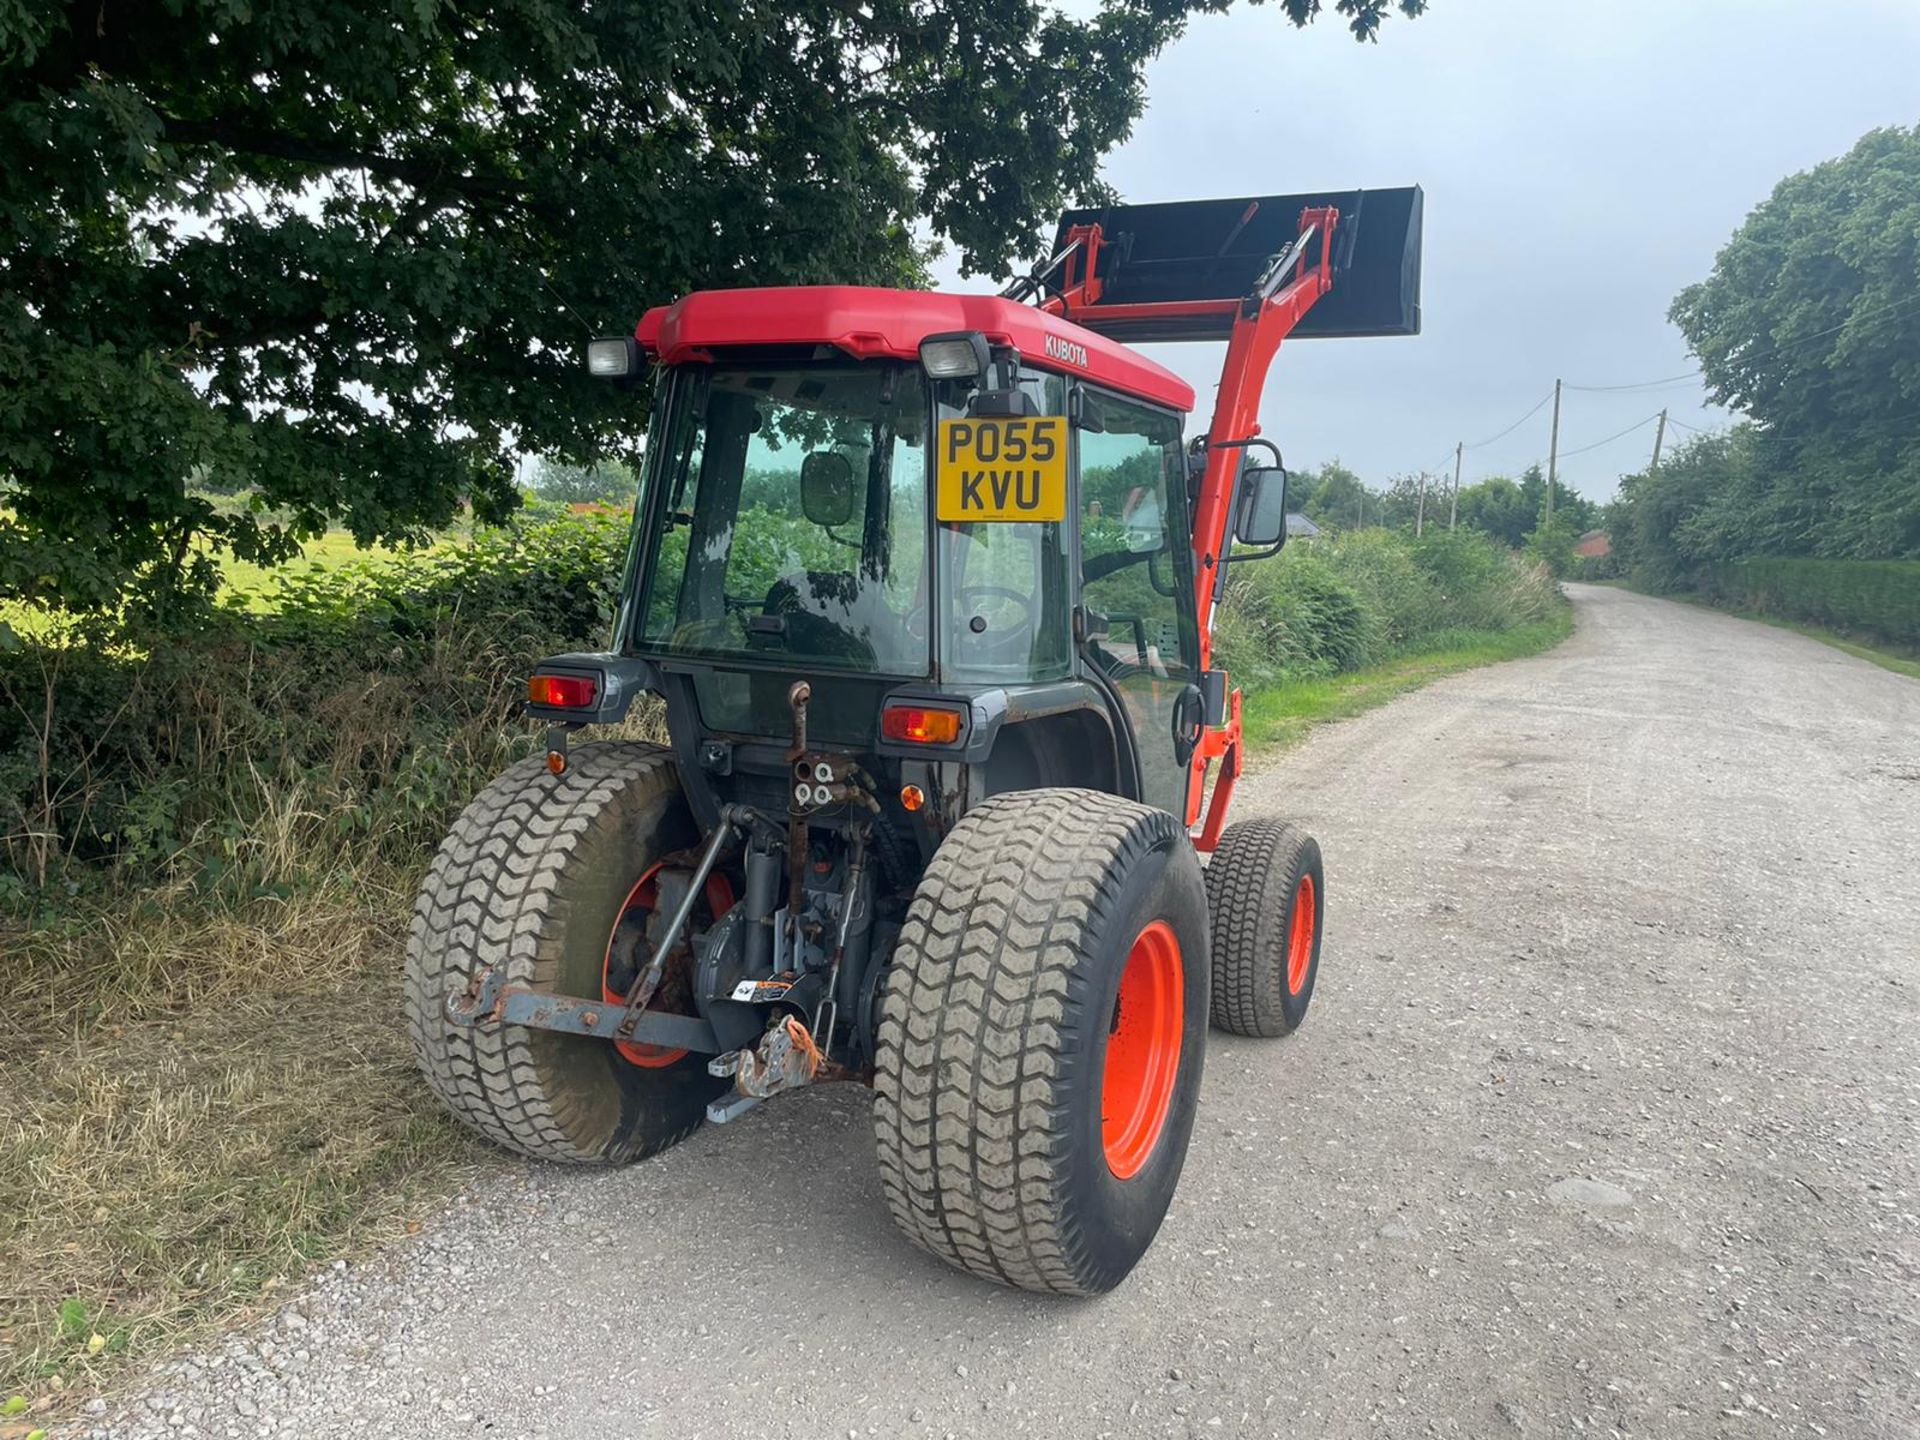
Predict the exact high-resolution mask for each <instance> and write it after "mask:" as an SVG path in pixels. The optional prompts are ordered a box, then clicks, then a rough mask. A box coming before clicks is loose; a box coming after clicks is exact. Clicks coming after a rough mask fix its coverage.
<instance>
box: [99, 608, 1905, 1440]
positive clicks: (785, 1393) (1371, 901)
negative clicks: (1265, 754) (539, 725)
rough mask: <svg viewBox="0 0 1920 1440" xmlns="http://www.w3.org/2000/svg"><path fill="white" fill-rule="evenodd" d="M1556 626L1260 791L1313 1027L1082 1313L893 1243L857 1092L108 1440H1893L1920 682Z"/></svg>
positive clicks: (272, 1349)
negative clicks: (1310, 971)
mask: <svg viewBox="0 0 1920 1440" xmlns="http://www.w3.org/2000/svg"><path fill="white" fill-rule="evenodd" d="M1573 589H1574V593H1575V596H1576V603H1577V605H1578V611H1579V628H1578V631H1577V633H1576V634H1575V636H1574V637H1573V639H1571V640H1570V641H1568V642H1567V643H1566V644H1565V645H1563V646H1561V647H1560V648H1559V649H1557V650H1555V651H1553V652H1552V653H1550V654H1547V655H1544V656H1541V657H1538V658H1535V659H1532V660H1526V661H1519V662H1515V663H1512V664H1508V665H1503V666H1498V667H1495V668H1492V669H1487V670H1481V671H1475V672H1471V673H1468V674H1464V675H1460V676H1456V677H1454V678H1452V679H1449V680H1446V681H1443V682H1440V683H1439V684H1436V685H1434V686H1432V687H1430V688H1428V689H1426V690H1423V691H1420V692H1417V693H1415V694H1412V695H1409V696H1406V697H1403V698H1402V699H1400V700H1398V701H1396V702H1394V703H1393V704H1391V705H1389V706H1387V707H1385V708H1384V709H1381V710H1378V711H1375V712H1373V713H1371V714H1368V715H1365V716H1362V717H1360V718H1359V719H1356V720H1353V721H1350V722H1347V723H1345V724H1342V725H1338V726H1334V727H1329V728H1326V729H1323V730H1321V731H1318V732H1316V733H1315V734H1314V735H1313V736H1312V737H1311V738H1310V739H1309V740H1308V742H1307V743H1306V744H1304V745H1302V746H1300V747H1299V748H1297V749H1295V750H1292V751H1290V752H1288V753H1287V754H1285V755H1284V756H1281V757H1279V759H1278V760H1277V761H1276V763H1274V764H1273V765H1272V766H1271V767H1270V768H1268V769H1266V770H1265V771H1264V772H1262V773H1260V774H1257V775H1251V776H1249V777H1248V779H1247V780H1246V781H1245V782H1244V784H1243V792H1242V794H1241V796H1240V797H1239V801H1238V813H1240V814H1242V815H1245V814H1253V813H1260V812H1270V813H1275V814H1280V815H1284V816H1286V817H1288V818H1290V819H1294V820H1297V821H1299V822H1301V823H1302V824H1304V825H1305V826H1306V827H1307V828H1309V829H1310V830H1312V831H1313V832H1314V833H1315V834H1317V835H1318V837H1319V839H1320V841H1321V844H1322V846H1323V847H1324V850H1325V853H1326V863H1327V877H1328V886H1329V894H1328V901H1327V919H1326V927H1327V928H1326V941H1325V950H1324V953H1323V962H1322V969H1321V974H1320V979H1319V988H1318V992H1317V995H1316V999H1315V1004H1314V1012H1313V1015H1312V1017H1311V1018H1310V1020H1309V1021H1308V1024H1307V1026H1306V1027H1305V1029H1304V1030H1302V1031H1301V1032H1300V1033H1299V1034H1298V1035H1296V1036H1294V1037H1293V1038H1291V1039H1289V1040H1286V1041H1281V1042H1269V1041H1247V1040H1238V1039H1234V1038H1231V1037H1228V1036H1224V1035H1214V1036H1213V1037H1212V1038H1211V1040H1210V1042H1209V1043H1210V1051H1209V1056H1208V1064H1207V1077H1206V1085H1205V1094H1204V1096H1203V1099H1202V1102H1201V1112H1200V1120H1199V1125H1198V1127H1197V1129H1196V1131H1195V1135H1194V1142H1193V1148H1192V1152H1191V1154H1190V1156H1189V1158H1188V1161H1187V1169H1186V1175H1185V1178H1184V1179H1183V1181H1182V1184H1181V1188H1180V1193H1179V1195H1178V1196H1177V1197H1176V1199H1175V1202H1174V1207H1173V1211H1172V1213H1171V1215H1170V1216H1169V1217H1168V1220H1167V1223H1166V1226H1165V1228H1164V1229H1163V1230H1162V1232H1161V1235H1160V1238H1159V1240H1158V1242H1157V1243H1156V1245H1155V1246H1154V1248H1153V1249H1152V1250H1151V1251H1149V1252H1148V1255H1147V1258H1146V1260H1145V1261H1144V1262H1143V1263H1142V1265H1141V1266H1140V1268H1139V1270H1138V1271H1136V1272H1135V1274H1134V1276H1133V1277H1132V1279H1131V1280H1129V1281H1128V1282H1127V1283H1126V1284H1125V1285H1124V1286H1122V1287H1121V1288H1120V1289H1119V1290H1118V1291H1116V1292H1115V1293H1114V1294H1112V1295H1111V1296H1108V1297H1106V1298H1104V1299H1101V1300H1098V1301H1091V1302H1065V1301H1058V1300H1049V1299H1042V1298H1040V1297H1037V1296H1032V1295H1024V1294H1018V1293H1014V1292H1010V1291H1004V1290H999V1289H995V1288H993V1287H990V1286H987V1285H983V1284H980V1283H978V1282H976V1281H973V1280H970V1279H968V1278H966V1277H965V1276H962V1275H959V1274H957V1273H954V1272H952V1271H949V1270H947V1269H945V1268H944V1267H942V1266H940V1265H939V1264H937V1263H936V1262H934V1261H932V1260H930V1259H928V1258H927V1257H925V1256H923V1255H921V1254H920V1253H919V1252H917V1251H915V1250H914V1249H912V1248H911V1247H910V1246H909V1245H908V1244H907V1243H906V1242H905V1241H904V1240H903V1239H901V1238H900V1237H899V1236H898V1235H897V1234H896V1233H895V1232H894V1229H893V1227H892V1224H891V1222H890V1221H889V1219H888V1217H887V1213H886V1210H885V1207H884V1205H883V1203H882V1200H881V1197H880V1193H879V1187H878V1183H877V1181H876V1178H875V1171H874V1164H873V1158H872V1155H871V1144H872V1142H871V1137H870V1132H869V1124H868V1109H869V1106H868V1101H867V1096H866V1095H865V1093H864V1092H862V1091H860V1090H857V1089H853V1088H850V1087H835V1088H822V1089H820V1090H817V1091H814V1092H811V1093H806V1094H802V1095H799V1096H796V1097H792V1098H789V1099H785V1100H782V1101H780V1102H777V1103H775V1104H773V1105H770V1106H768V1107H766V1108H765V1109H764V1110H761V1111H759V1112H756V1113H755V1114H753V1115H751V1116H749V1117H747V1118H746V1119H745V1120H743V1121H742V1122H740V1123H737V1124H734V1125H730V1126H727V1127H725V1128H724V1129H712V1128H710V1129H708V1130H706V1131H704V1132H702V1133H701V1134H699V1135H697V1136H695V1137H694V1138H693V1139H692V1140H691V1141H689V1142H688V1143H686V1144H684V1145H682V1146H680V1147H679V1148H677V1149H675V1150H673V1151H670V1152H668V1153H667V1154H666V1155H663V1156H661V1157H659V1158H657V1159H655V1160H652V1161H649V1162H647V1163H645V1164H642V1165H639V1166H636V1167H634V1168H632V1169H629V1170H624V1171H618V1172H590V1171H569V1170H561V1169H558V1168H547V1167H534V1166H527V1167H516V1168H514V1169H512V1170H511V1171H509V1172H508V1173H507V1174H506V1175H504V1176H502V1177H501V1178H498V1179H495V1180H491V1181H488V1182H486V1183H485V1184H483V1185H481V1186H480V1187H478V1188H477V1189H476V1191H475V1192H474V1193H473V1194H472V1195H470V1196H469V1197H467V1199H466V1200H464V1201H463V1202H461V1203H460V1204H458V1205H456V1206H455V1207H453V1209H452V1210H451V1213H449V1214H448V1215H447V1216H446V1218H445V1219H444V1220H443V1221H441V1222H439V1223H437V1224H434V1225H432V1226H430V1227H429V1229H428V1231H427V1233H426V1234H424V1235H422V1236H421V1237H420V1238H419V1239H418V1240H417V1241H414V1242H410V1243H408V1244H407V1245H405V1246H402V1247H401V1248H399V1249H397V1250H395V1251H393V1252H390V1253H389V1254H387V1255H385V1256H383V1257H381V1258H379V1259H377V1260H375V1261H373V1262H371V1263H369V1264H368V1265H366V1266H364V1267H361V1268H358V1269H355V1270H351V1271H347V1270H338V1269H336V1270H333V1271H330V1272H328V1273H326V1274H325V1275H324V1276H323V1277H322V1278H321V1279H320V1281H319V1282H318V1283H317V1284H316V1285H315V1286H314V1287H313V1289H312V1290H311V1291H310V1293H308V1294H307V1295H305V1296H304V1297H303V1298H302V1299H301V1300H300V1301H299V1302H298V1303H297V1308H294V1309H291V1310H289V1311H287V1312H285V1313H284V1314H283V1316H282V1317H281V1318H280V1319H279V1320H278V1321H277V1322H274V1323H269V1324H266V1325H263V1326H261V1327H259V1328H257V1329H255V1330H254V1331H251V1332H249V1333H246V1334H243V1335H237V1336H235V1337H233V1338H231V1339H230V1340H229V1341H227V1342H225V1344H224V1345H220V1346H216V1347H214V1348H213V1349H212V1350H211V1351H209V1352H208V1353H206V1354H203V1355H199V1356H196V1357H193V1359H192V1360H191V1361H189V1362H186V1363H184V1364H182V1365H180V1366H177V1367H172V1369H171V1370H170V1372H169V1373H166V1374H163V1375H159V1376H156V1377H154V1380H153V1381H152V1386H151V1389H149V1390H148V1391H146V1392H144V1393H142V1394H139V1395H136V1396H134V1397H133V1398H131V1399H130V1400H128V1401H127V1402H126V1403H125V1409H124V1413H120V1407H119V1406H116V1407H114V1409H115V1413H114V1414H113V1415H111V1416H100V1417H95V1418H92V1419H90V1420H88V1421H87V1422H86V1424H89V1425H92V1426H94V1427H96V1430H95V1433H98V1434H101V1435H112V1436H115V1437H140V1436H146V1435H160V1434H179V1433H183V1431H185V1430H186V1429H187V1428H188V1427H192V1428H193V1429H195V1430H197V1432H198V1433H199V1434H202V1435H210V1436H225V1435H239V1436H252V1435H262V1434H297V1435H300V1436H302V1437H324V1436H342V1437H347V1436H352V1437H355V1440H361V1437H365V1436H368V1435H404V1436H409V1437H424V1440H434V1437H454V1436H462V1437H464V1436H478V1435H493V1436H546V1437H551V1440H573V1437H582V1440H585V1437H595V1440H600V1437H609V1436H618V1437H628V1436H661V1437H669V1436H671V1437H676V1440H678V1437H687V1440H692V1437H699V1436H714V1437H722V1436H725V1437H740V1436H755V1437H757V1436H807V1437H815V1436H836V1437H837V1436H841V1435H846V1436H866V1435H872V1436H885V1437H893V1436H908V1435H930V1436H945V1435H952V1436H977V1435H988V1434H990V1435H995V1436H1000V1435H1022V1434H1031V1435H1044V1436H1094V1435H1102V1434H1106V1435H1114V1436H1133V1435H1142V1436H1149V1435H1150V1436H1169V1435H1171V1436H1186V1435H1192V1436H1237V1435H1276V1436H1277V1435H1286V1436H1329V1437H1347V1436H1360V1435H1366V1436H1431V1435H1438V1436H1458V1437H1487V1436H1494V1437H1498V1436H1506V1435H1513V1436H1564V1435H1571V1434H1576V1433H1585V1434H1598V1435H1608V1434H1620V1435H1644V1436H1659V1437H1671V1436H1693V1435H1704V1436H1722V1435H1725V1436H1753V1435H1808V1436H1812V1435H1819V1434H1826V1435H1832V1436H1847V1437H1910V1436H1913V1435H1916V1434H1920V1378H1917V1372H1920V1298H1916V1297H1920V1013H1917V1012H1920V683H1916V682H1914V681H1912V680H1910V679H1906V678H1904V677H1901V676H1898V675H1894V674H1890V673H1888V672H1886V671H1882V670H1878V669H1876V668H1874V667H1872V666H1871V665H1868V664H1866V663H1865V662H1863V661H1860V660H1857V659H1853V658H1851V657H1849V656H1847V655H1844V654H1841V653H1839V652H1837V651H1834V650H1831V649H1828V648H1826V647H1824V646H1822V645H1819V644H1817V643H1816V642H1814V641H1811V640H1808V639H1805V638H1803V637H1801V636H1798V635H1794V634H1791V633H1787V632H1784V631H1780V630H1774V629H1769V628H1767V627H1764V626H1760V625H1755V624H1750V623H1747V622H1743V621H1739V620H1735V619H1732V618H1729V617H1726V616H1723V615H1718V614H1714V613H1711V612H1708V611H1703V610H1697V609H1692V608H1689V607H1685V606H1680V605H1674V604H1669V603H1665V602H1661V601H1656V600H1650V599H1646V598H1643V597H1640V596H1636V595H1631V594H1628V593H1625V592H1621V591H1614V590H1606V589H1588V588H1581V587H1573ZM396 1023H398V1021H397V1019H396ZM295 1317H297V1318H295ZM81 1428H82V1429H84V1426H83V1427H81Z"/></svg>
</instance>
